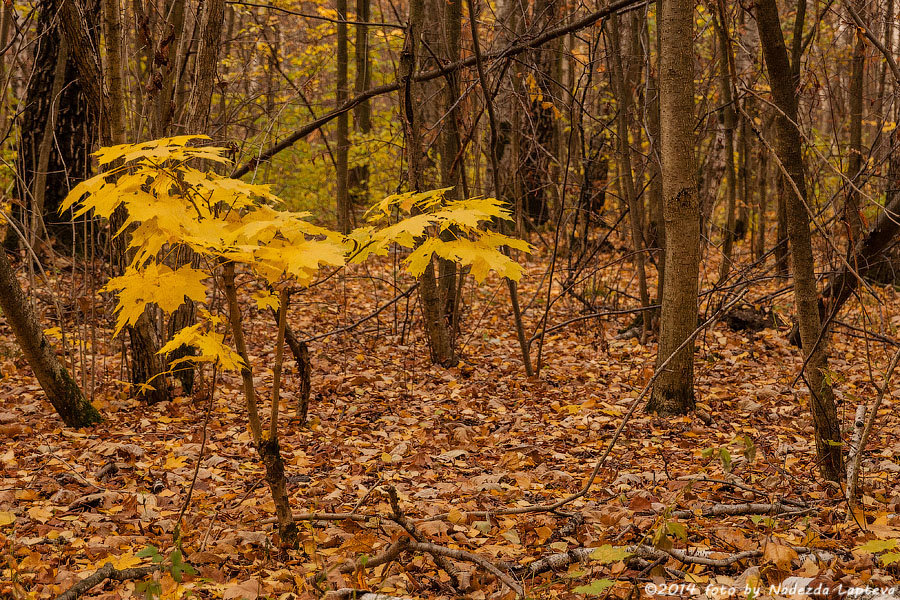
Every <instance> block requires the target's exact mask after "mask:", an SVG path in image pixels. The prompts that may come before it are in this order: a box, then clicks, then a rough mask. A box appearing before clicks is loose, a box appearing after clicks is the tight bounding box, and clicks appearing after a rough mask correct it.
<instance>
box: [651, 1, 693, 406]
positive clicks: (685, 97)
mask: <svg viewBox="0 0 900 600" xmlns="http://www.w3.org/2000/svg"><path fill="white" fill-rule="evenodd" d="M661 4H662V10H661V14H660V15H659V27H660V45H659V62H660V66H659V88H660V154H661V158H662V184H663V198H664V202H665V205H664V217H665V222H666V275H665V287H664V288H663V297H662V310H661V317H660V327H659V352H658V354H657V358H656V360H657V364H662V363H663V362H664V361H666V360H668V359H669V358H670V357H672V358H671V361H670V362H669V364H668V365H667V366H666V368H665V369H664V370H663V371H662V373H661V374H660V376H659V378H658V379H657V381H656V385H654V387H653V393H652V396H651V397H650V402H649V403H648V405H647V410H649V411H651V412H658V413H660V414H683V413H686V412H689V411H691V410H693V408H694V404H695V397H694V344H693V342H691V343H688V344H685V347H684V348H683V349H682V350H681V351H680V352H678V354H675V355H674V356H672V355H673V354H674V353H675V350H676V349H677V348H678V347H679V346H680V345H681V344H682V343H684V341H685V340H687V339H688V338H689V336H690V335H691V333H692V332H693V331H694V329H695V328H696V327H697V286H698V278H699V273H700V201H699V195H698V193H697V180H696V173H697V169H696V166H695V149H694V145H695V139H694V62H693V61H694V53H693V47H692V45H693V39H694V38H693V31H694V3H693V2H692V1H691V0H662V2H661Z"/></svg>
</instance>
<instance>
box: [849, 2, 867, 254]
mask: <svg viewBox="0 0 900 600" xmlns="http://www.w3.org/2000/svg"><path fill="white" fill-rule="evenodd" d="M859 4H861V3H859ZM862 9H863V7H862V6H860V5H858V7H857V9H856V10H857V12H859V11H861V10H862ZM855 34H856V46H855V48H854V49H853V60H852V61H851V65H850V89H849V90H848V94H849V96H850V98H849V104H850V157H849V159H848V160H847V172H846V177H847V179H849V180H850V183H848V184H847V196H846V198H845V200H844V215H843V219H844V222H845V223H846V225H847V228H848V231H847V238H848V239H847V253H848V254H849V253H850V252H851V251H852V250H853V247H854V246H855V245H856V243H857V242H858V241H859V238H860V236H861V235H862V233H863V221H862V215H861V213H860V208H859V193H858V192H857V191H856V189H855V187H854V186H858V185H860V184H861V183H860V174H861V171H862V168H863V145H862V118H863V79H864V77H865V69H866V41H865V35H863V33H862V32H861V31H859V30H858V29H857V30H855ZM851 184H852V185H851Z"/></svg>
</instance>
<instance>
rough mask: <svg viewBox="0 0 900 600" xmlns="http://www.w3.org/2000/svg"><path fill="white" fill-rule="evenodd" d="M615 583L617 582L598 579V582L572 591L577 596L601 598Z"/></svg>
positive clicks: (580, 586)
mask: <svg viewBox="0 0 900 600" xmlns="http://www.w3.org/2000/svg"><path fill="white" fill-rule="evenodd" d="M615 583H616V582H615V581H612V580H610V579H597V580H596V581H592V582H591V583H589V584H588V585H579V586H578V587H577V588H575V589H574V590H572V591H573V592H575V593H576V594H585V595H588V596H599V595H601V594H602V593H603V591H604V590H605V589H606V588H608V587H610V586H611V585H615Z"/></svg>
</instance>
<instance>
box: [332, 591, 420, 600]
mask: <svg viewBox="0 0 900 600" xmlns="http://www.w3.org/2000/svg"><path fill="white" fill-rule="evenodd" d="M324 600H410V598H407V597H401V596H389V595H388V594H379V593H378V592H367V591H366V590H357V589H355V588H341V589H339V590H333V591H330V592H326V594H325V597H324Z"/></svg>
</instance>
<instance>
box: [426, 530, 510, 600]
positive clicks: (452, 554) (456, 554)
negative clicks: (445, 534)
mask: <svg viewBox="0 0 900 600" xmlns="http://www.w3.org/2000/svg"><path fill="white" fill-rule="evenodd" d="M409 549H410V550H413V551H419V552H425V553H427V554H430V555H431V556H433V557H435V558H437V557H438V556H444V557H447V558H452V559H455V560H460V561H464V562H471V563H475V564H476V565H478V566H480V567H482V568H483V569H484V570H485V571H488V572H489V573H491V574H492V575H494V576H495V577H496V578H497V579H499V580H500V581H502V582H503V584H504V585H505V586H506V587H508V588H509V589H511V590H512V591H514V592H515V593H516V595H517V596H519V597H520V598H524V597H525V590H524V589H522V586H521V585H519V584H518V583H516V582H515V581H514V580H513V579H512V578H511V577H510V576H509V575H507V574H506V573H504V572H503V571H501V570H500V569H499V568H498V567H497V565H495V564H494V563H492V562H491V561H489V560H487V559H486V558H483V557H481V556H478V555H477V554H472V553H471V552H467V551H466V550H460V549H458V548H445V547H444V546H438V545H437V544H427V543H420V542H411V543H410V544H409Z"/></svg>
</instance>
